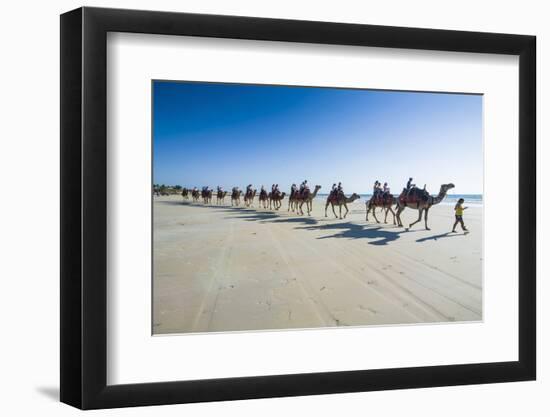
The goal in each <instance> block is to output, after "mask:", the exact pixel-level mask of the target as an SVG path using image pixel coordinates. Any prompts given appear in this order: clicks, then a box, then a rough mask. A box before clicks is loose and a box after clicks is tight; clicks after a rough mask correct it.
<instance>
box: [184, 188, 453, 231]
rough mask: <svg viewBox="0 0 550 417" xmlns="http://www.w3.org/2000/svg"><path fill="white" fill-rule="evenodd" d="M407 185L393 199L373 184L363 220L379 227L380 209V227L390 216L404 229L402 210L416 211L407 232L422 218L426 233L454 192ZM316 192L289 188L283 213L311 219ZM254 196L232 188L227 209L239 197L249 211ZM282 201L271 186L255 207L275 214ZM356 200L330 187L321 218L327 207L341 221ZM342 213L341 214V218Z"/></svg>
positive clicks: (219, 200) (195, 195)
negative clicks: (434, 211) (436, 209)
mask: <svg viewBox="0 0 550 417" xmlns="http://www.w3.org/2000/svg"><path fill="white" fill-rule="evenodd" d="M411 181H412V178H409V182H408V183H407V186H406V187H405V188H403V191H402V192H401V194H400V195H399V196H398V197H395V196H394V195H392V194H391V193H390V192H389V188H387V183H386V184H384V188H382V187H381V184H380V183H379V182H378V181H376V182H375V185H374V192H373V195H372V197H371V198H370V199H369V200H368V201H366V202H365V208H366V215H365V220H366V221H369V214H370V213H372V216H373V217H374V220H375V221H376V223H380V220H378V218H377V216H376V209H377V208H380V209H381V210H382V212H384V223H386V224H387V222H388V221H387V219H388V215H389V214H390V213H391V215H392V220H393V224H394V225H397V226H399V227H404V226H403V223H402V220H401V214H402V213H403V211H404V210H405V209H406V208H409V209H412V210H417V211H418V219H417V220H415V221H414V222H412V223H410V224H409V226H408V228H407V229H410V228H411V227H413V226H414V225H415V224H417V223H419V222H421V221H422V217H424V226H425V228H426V230H430V228H429V227H428V213H429V210H430V208H431V207H432V206H434V205H436V204H439V203H440V202H441V201H443V200H444V199H445V197H446V195H447V193H448V191H449V190H451V189H452V188H454V184H452V183H449V184H442V185H441V187H440V190H439V193H438V194H437V195H435V196H432V195H430V194H429V193H428V191H427V190H426V187H425V186H424V188H423V189H422V188H417V187H416V186H415V185H414V184H412V183H411ZM320 189H321V186H320V185H316V186H315V187H314V189H313V191H311V190H310V188H309V186H308V185H307V181H304V182H303V183H302V184H301V185H300V187H297V186H296V184H293V185H292V188H291V190H290V193H289V195H288V210H287V211H289V212H291V211H292V212H293V213H296V214H298V215H304V205H305V211H306V213H307V215H308V216H311V212H312V210H313V200H314V199H315V197H316V196H317V194H318V192H319V190H320ZM212 194H213V191H212V190H211V189H209V188H208V187H203V189H202V191H199V190H198V189H197V188H196V187H195V188H193V189H187V188H184V189H183V190H182V193H181V195H182V197H183V198H184V199H186V200H187V199H189V195H191V198H192V201H193V203H198V202H199V199H200V198H202V201H203V204H211V203H212ZM227 194H228V192H227V191H223V190H222V189H221V187H218V190H217V194H216V204H217V205H223V204H224V203H225V197H226V196H227ZM256 194H257V190H256V189H253V188H252V185H251V184H249V185H248V186H247V187H246V191H245V192H243V191H241V190H240V189H239V187H233V189H232V190H231V206H234V207H238V206H240V204H241V196H243V199H244V206H245V207H247V208H253V207H254V198H255V197H256ZM285 197H286V193H284V192H280V191H279V189H278V185H277V186H275V185H274V186H273V187H272V192H269V193H268V192H267V191H266V190H265V189H264V187H263V186H262V188H261V190H260V193H259V196H258V207H259V208H263V209H269V210H279V209H280V208H281V206H282V201H283V200H284V198H285ZM359 198H361V197H360V196H359V194H357V193H353V194H351V195H350V196H349V197H347V196H346V195H345V194H344V192H343V189H342V187H341V184H338V186H336V184H334V185H333V187H332V191H331V192H330V194H329V195H328V197H327V199H326V202H325V217H328V214H327V213H328V207H329V206H331V208H332V212H333V214H334V217H335V218H339V219H345V218H346V216H347V215H348V213H349V208H348V204H351V203H353V202H354V201H356V200H357V199H359ZM335 207H338V211H339V212H338V214H337V213H336V210H335ZM342 209H343V210H344V212H343V214H342Z"/></svg>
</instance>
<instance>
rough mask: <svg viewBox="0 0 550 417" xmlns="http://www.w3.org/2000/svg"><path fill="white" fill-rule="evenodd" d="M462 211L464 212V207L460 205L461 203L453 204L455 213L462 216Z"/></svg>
mask: <svg viewBox="0 0 550 417" xmlns="http://www.w3.org/2000/svg"><path fill="white" fill-rule="evenodd" d="M463 213H464V207H462V204H457V205H456V206H455V214H456V215H457V216H462V214H463Z"/></svg>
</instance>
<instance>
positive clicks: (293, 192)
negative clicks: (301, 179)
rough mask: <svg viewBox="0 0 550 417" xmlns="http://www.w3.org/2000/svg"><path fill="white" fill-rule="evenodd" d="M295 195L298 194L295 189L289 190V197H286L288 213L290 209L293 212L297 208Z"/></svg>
mask: <svg viewBox="0 0 550 417" xmlns="http://www.w3.org/2000/svg"><path fill="white" fill-rule="evenodd" d="M297 194H298V190H297V189H291V190H290V195H289V196H288V211H290V210H291V209H292V211H294V210H295V209H296V208H297V206H298V202H297V200H296V195H297Z"/></svg>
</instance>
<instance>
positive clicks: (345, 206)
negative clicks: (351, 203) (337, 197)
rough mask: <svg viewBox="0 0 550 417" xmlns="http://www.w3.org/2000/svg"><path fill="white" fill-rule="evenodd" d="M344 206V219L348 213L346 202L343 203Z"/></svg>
mask: <svg viewBox="0 0 550 417" xmlns="http://www.w3.org/2000/svg"><path fill="white" fill-rule="evenodd" d="M344 208H345V209H346V214H344V219H345V218H346V216H347V215H348V213H349V209H348V205H347V204H346V203H344Z"/></svg>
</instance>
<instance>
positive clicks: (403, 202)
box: [395, 183, 455, 230]
mask: <svg viewBox="0 0 550 417" xmlns="http://www.w3.org/2000/svg"><path fill="white" fill-rule="evenodd" d="M454 187H455V185H454V184H452V183H450V184H442V185H441V188H440V189H439V194H438V195H437V196H431V195H429V194H428V193H427V192H425V194H424V195H422V193H423V190H420V189H413V190H411V192H409V195H407V190H406V189H404V190H403V192H402V193H401V195H400V196H399V198H398V199H397V213H396V214H395V216H396V217H397V224H398V225H399V226H401V227H403V223H402V222H401V213H402V212H403V210H405V208H407V207H408V208H411V209H415V210H418V219H417V220H416V221H414V222H412V223H411V224H410V225H409V227H408V228H409V229H410V228H411V227H413V226H414V225H415V224H416V223H418V222H419V221H420V220H422V213H424V225H425V226H426V230H430V228H429V227H428V211H429V210H430V208H431V207H432V206H433V205H435V204H439V203H441V202H442V201H443V199H444V198H445V196H446V195H447V191H449V190H450V189H452V188H454Z"/></svg>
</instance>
